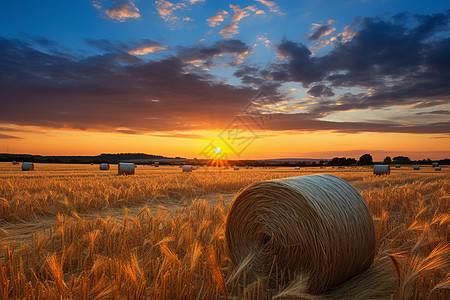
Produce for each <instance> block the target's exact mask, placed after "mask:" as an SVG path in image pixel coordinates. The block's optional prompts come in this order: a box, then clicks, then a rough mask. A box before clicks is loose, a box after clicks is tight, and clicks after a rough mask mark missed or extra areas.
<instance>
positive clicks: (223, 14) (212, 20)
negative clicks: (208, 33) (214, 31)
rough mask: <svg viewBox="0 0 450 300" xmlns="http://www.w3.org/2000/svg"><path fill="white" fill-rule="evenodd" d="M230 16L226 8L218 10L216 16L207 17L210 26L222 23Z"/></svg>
mask: <svg viewBox="0 0 450 300" xmlns="http://www.w3.org/2000/svg"><path fill="white" fill-rule="evenodd" d="M227 16H228V12H227V11H226V10H221V11H218V12H217V13H216V14H215V16H214V17H211V18H208V19H206V21H208V22H209V26H211V27H215V26H217V25H220V23H222V22H223V21H224V20H225V18H226V17H227Z"/></svg>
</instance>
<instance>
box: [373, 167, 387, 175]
mask: <svg viewBox="0 0 450 300" xmlns="http://www.w3.org/2000/svg"><path fill="white" fill-rule="evenodd" d="M373 174H375V175H389V174H391V167H389V165H375V166H373Z"/></svg>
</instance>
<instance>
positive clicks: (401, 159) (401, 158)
mask: <svg viewBox="0 0 450 300" xmlns="http://www.w3.org/2000/svg"><path fill="white" fill-rule="evenodd" d="M393 161H394V163H396V164H409V163H410V162H411V160H410V159H409V157H406V156H396V157H394V159H393Z"/></svg>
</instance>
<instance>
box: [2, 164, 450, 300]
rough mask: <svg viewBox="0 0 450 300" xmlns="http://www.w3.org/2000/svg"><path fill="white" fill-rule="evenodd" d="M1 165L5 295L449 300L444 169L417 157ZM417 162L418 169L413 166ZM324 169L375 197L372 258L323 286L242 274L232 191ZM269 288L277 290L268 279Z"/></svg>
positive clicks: (282, 276)
mask: <svg viewBox="0 0 450 300" xmlns="http://www.w3.org/2000/svg"><path fill="white" fill-rule="evenodd" d="M36 169H37V170H36V171H33V172H21V171H19V167H17V166H11V165H9V164H8V165H7V164H5V163H0V220H2V221H1V223H0V243H1V245H2V249H1V250H0V259H1V260H0V298H2V299H17V298H25V299H27V298H28V299H33V298H35V299H61V298H64V299H70V298H73V299H114V298H130V299H146V298H150V299H176V298H180V299H214V298H229V299H231V298H247V299H270V298H296V297H297V298H301V297H303V299H348V298H353V299H369V298H371V299H389V298H391V299H448V298H449V297H450V292H449V287H450V276H449V271H450V261H449V260H450V243H449V241H450V236H449V229H450V213H449V212H450V204H449V187H450V182H449V169H448V168H443V171H441V172H440V173H437V172H433V171H432V169H431V167H430V168H429V169H430V170H428V169H426V167H424V168H422V171H420V172H413V171H412V166H410V167H408V169H406V168H403V169H400V170H394V171H393V173H392V174H391V175H390V176H378V177H374V176H373V175H372V172H371V169H369V168H346V169H344V170H342V169H332V168H326V169H317V168H305V169H302V170H301V171H300V172H299V171H294V170H293V169H292V168H289V169H287V168H278V169H261V168H259V169H253V170H245V169H241V170H239V171H233V170H230V169H228V170H224V169H217V168H200V169H199V170H198V171H196V172H193V173H189V174H183V173H181V170H180V169H179V168H177V167H160V168H154V167H150V166H139V167H138V169H137V170H136V175H134V176H117V175H116V174H117V170H116V169H114V168H113V169H111V170H110V171H100V170H98V166H97V165H95V166H91V165H45V164H38V165H37V168H36ZM409 169H411V170H409ZM314 173H329V174H333V175H336V176H339V177H341V178H343V179H345V180H347V181H349V182H350V183H351V184H353V185H354V186H355V187H356V188H357V189H358V190H359V191H360V193H361V194H362V196H363V198H364V199H365V201H366V202H367V203H368V205H369V208H370V211H371V214H372V216H373V219H374V224H375V229H376V234H377V238H376V241H377V248H376V249H377V255H376V258H375V261H374V263H373V267H372V268H371V269H370V270H369V271H367V272H365V273H363V274H361V275H360V276H358V277H356V278H353V279H351V280H349V281H347V282H346V283H344V284H341V285H340V286H338V287H335V288H334V289H332V290H330V291H328V292H327V293H325V294H322V295H315V296H312V295H307V294H306V293H305V291H304V284H303V283H304V281H305V280H307V278H301V276H298V275H297V274H288V273H284V272H283V270H282V269H278V267H277V266H274V268H273V270H272V272H273V273H277V276H275V277H276V278H279V281H277V282H275V283H274V282H271V280H270V279H269V277H270V276H266V277H263V278H260V279H258V280H257V281H255V282H248V278H247V277H246V271H245V270H243V271H242V272H241V274H242V275H240V276H239V277H238V278H236V276H233V275H235V271H236V270H235V269H234V266H232V264H231V262H230V259H229V257H228V255H227V252H226V245H225V243H224V228H225V219H226V214H227V211H228V207H229V204H230V201H231V199H232V197H233V194H234V193H235V192H237V191H238V190H239V189H241V188H243V187H245V186H247V185H248V184H250V183H252V182H255V181H261V180H268V179H274V178H283V177H292V176H300V175H308V174H314ZM269 287H270V288H269Z"/></svg>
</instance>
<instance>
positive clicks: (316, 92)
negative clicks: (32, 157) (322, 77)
mask: <svg viewBox="0 0 450 300" xmlns="http://www.w3.org/2000/svg"><path fill="white" fill-rule="evenodd" d="M307 92H308V94H310V95H311V96H313V97H332V96H334V93H333V91H332V90H331V89H330V88H329V87H327V86H325V85H323V84H318V85H315V86H313V87H312V88H310V89H309V90H308V91H307Z"/></svg>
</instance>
